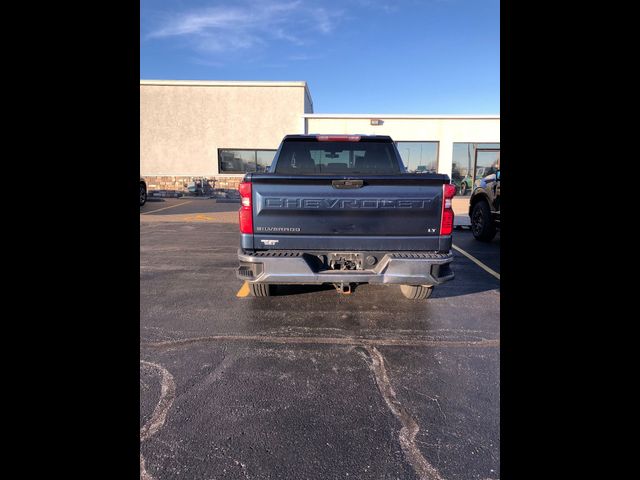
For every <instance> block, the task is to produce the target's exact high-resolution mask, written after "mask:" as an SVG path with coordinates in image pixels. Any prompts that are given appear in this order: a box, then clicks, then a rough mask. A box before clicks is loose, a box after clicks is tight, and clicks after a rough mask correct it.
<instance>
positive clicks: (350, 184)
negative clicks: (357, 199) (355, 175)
mask: <svg viewBox="0 0 640 480" xmlns="http://www.w3.org/2000/svg"><path fill="white" fill-rule="evenodd" d="M331 185H332V186H333V188H362V187H363V186H364V182H363V181H362V180H333V181H332V182H331Z"/></svg>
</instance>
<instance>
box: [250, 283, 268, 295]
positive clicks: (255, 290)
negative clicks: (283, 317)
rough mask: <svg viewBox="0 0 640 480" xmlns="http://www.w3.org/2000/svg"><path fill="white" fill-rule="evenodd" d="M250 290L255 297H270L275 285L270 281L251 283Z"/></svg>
mask: <svg viewBox="0 0 640 480" xmlns="http://www.w3.org/2000/svg"><path fill="white" fill-rule="evenodd" d="M249 290H251V294H252V295H253V296H254V297H270V296H271V295H272V294H273V287H272V286H271V285H270V284H268V283H250V284H249Z"/></svg>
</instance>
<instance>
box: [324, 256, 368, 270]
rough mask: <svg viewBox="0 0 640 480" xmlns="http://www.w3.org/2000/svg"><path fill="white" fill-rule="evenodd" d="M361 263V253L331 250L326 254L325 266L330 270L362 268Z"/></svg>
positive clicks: (362, 258)
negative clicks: (331, 251)
mask: <svg viewBox="0 0 640 480" xmlns="http://www.w3.org/2000/svg"><path fill="white" fill-rule="evenodd" d="M363 265H364V255H363V254H362V253H349V252H333V253H329V254H328V255H327V266H328V267H329V269H330V270H363V269H364V267H363Z"/></svg>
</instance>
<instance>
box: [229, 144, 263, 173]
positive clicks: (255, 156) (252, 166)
mask: <svg viewBox="0 0 640 480" xmlns="http://www.w3.org/2000/svg"><path fill="white" fill-rule="evenodd" d="M275 153H276V150H244V149H243V150H237V149H236V150H227V149H222V148H221V149H218V172H219V173H248V172H266V171H267V170H268V169H269V166H270V165H271V162H272V161H273V157H274V156H275Z"/></svg>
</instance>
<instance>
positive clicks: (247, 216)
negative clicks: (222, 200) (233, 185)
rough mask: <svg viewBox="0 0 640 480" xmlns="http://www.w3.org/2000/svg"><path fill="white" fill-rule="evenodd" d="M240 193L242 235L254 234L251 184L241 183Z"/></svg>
mask: <svg viewBox="0 0 640 480" xmlns="http://www.w3.org/2000/svg"><path fill="white" fill-rule="evenodd" d="M238 191H239V192H240V204H241V206H240V210H239V211H238V215H239V217H240V233H253V211H252V209H251V182H241V183H240V185H238Z"/></svg>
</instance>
